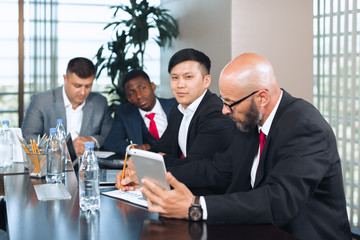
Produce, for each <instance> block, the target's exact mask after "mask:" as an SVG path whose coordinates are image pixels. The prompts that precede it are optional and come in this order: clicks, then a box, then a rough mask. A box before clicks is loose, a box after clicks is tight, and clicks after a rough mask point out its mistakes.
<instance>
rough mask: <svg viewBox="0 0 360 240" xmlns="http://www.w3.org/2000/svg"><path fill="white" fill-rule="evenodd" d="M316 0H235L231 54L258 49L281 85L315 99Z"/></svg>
mask: <svg viewBox="0 0 360 240" xmlns="http://www.w3.org/2000/svg"><path fill="white" fill-rule="evenodd" d="M312 7H313V1H312V0H301V1H299V0H271V1H269V0H251V1H249V0H233V1H232V20H231V21H232V26H231V31H232V43H231V46H232V49H231V55H232V58H234V57H236V56H238V55H239V54H241V53H244V52H255V53H258V54H260V55H262V56H264V57H266V58H267V59H269V60H270V62H271V63H272V64H273V67H274V69H275V74H276V76H277V79H278V82H279V85H280V87H282V88H284V89H285V90H287V91H288V92H290V93H291V94H293V95H294V96H297V97H302V98H304V99H306V100H308V101H310V102H312V101H313V70H312V69H313V30H312V26H313V23H312V20H313V10H312Z"/></svg>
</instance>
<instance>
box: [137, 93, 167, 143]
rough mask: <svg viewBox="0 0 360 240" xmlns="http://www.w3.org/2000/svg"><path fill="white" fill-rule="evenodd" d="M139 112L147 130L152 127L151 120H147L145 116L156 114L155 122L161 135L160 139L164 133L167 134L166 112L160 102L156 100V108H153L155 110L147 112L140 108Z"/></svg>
mask: <svg viewBox="0 0 360 240" xmlns="http://www.w3.org/2000/svg"><path fill="white" fill-rule="evenodd" d="M139 112H140V115H141V117H142V119H143V120H144V123H145V126H146V127H147V129H149V126H150V119H149V118H147V117H146V116H145V115H146V114H150V113H155V116H154V121H155V124H156V128H157V130H158V133H159V137H161V136H162V135H163V133H164V132H165V129H166V127H167V123H168V122H167V117H166V113H165V112H164V110H163V108H162V107H161V104H160V102H159V100H158V99H157V98H156V103H155V106H154V107H153V109H151V111H149V112H146V111H144V110H142V109H140V108H139Z"/></svg>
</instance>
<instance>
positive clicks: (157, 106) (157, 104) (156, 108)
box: [138, 98, 162, 118]
mask: <svg viewBox="0 0 360 240" xmlns="http://www.w3.org/2000/svg"><path fill="white" fill-rule="evenodd" d="M155 99H156V102H155V105H154V107H153V108H152V109H151V110H150V111H148V112H147V111H144V110H142V109H141V108H138V109H139V112H140V115H141V116H142V117H143V118H145V115H146V114H149V113H155V114H162V110H161V109H162V108H161V104H160V102H159V99H157V98H155Z"/></svg>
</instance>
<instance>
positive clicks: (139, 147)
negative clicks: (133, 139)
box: [134, 143, 151, 151]
mask: <svg viewBox="0 0 360 240" xmlns="http://www.w3.org/2000/svg"><path fill="white" fill-rule="evenodd" d="M134 148H136V149H141V150H146V151H148V150H150V148H151V146H150V144H147V143H145V144H142V145H135V146H134Z"/></svg>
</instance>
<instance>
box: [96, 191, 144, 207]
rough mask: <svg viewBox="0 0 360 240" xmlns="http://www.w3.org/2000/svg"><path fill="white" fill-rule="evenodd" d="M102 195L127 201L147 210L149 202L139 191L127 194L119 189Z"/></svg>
mask: <svg viewBox="0 0 360 240" xmlns="http://www.w3.org/2000/svg"><path fill="white" fill-rule="evenodd" d="M101 194H103V195H106V196H109V197H113V198H117V199H121V200H125V201H128V202H130V203H133V204H136V205H140V206H142V207H146V208H147V201H146V200H144V198H143V196H142V193H141V191H140V190H139V189H137V190H135V191H127V192H123V191H121V190H119V189H116V190H113V191H109V192H102V193H101Z"/></svg>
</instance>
